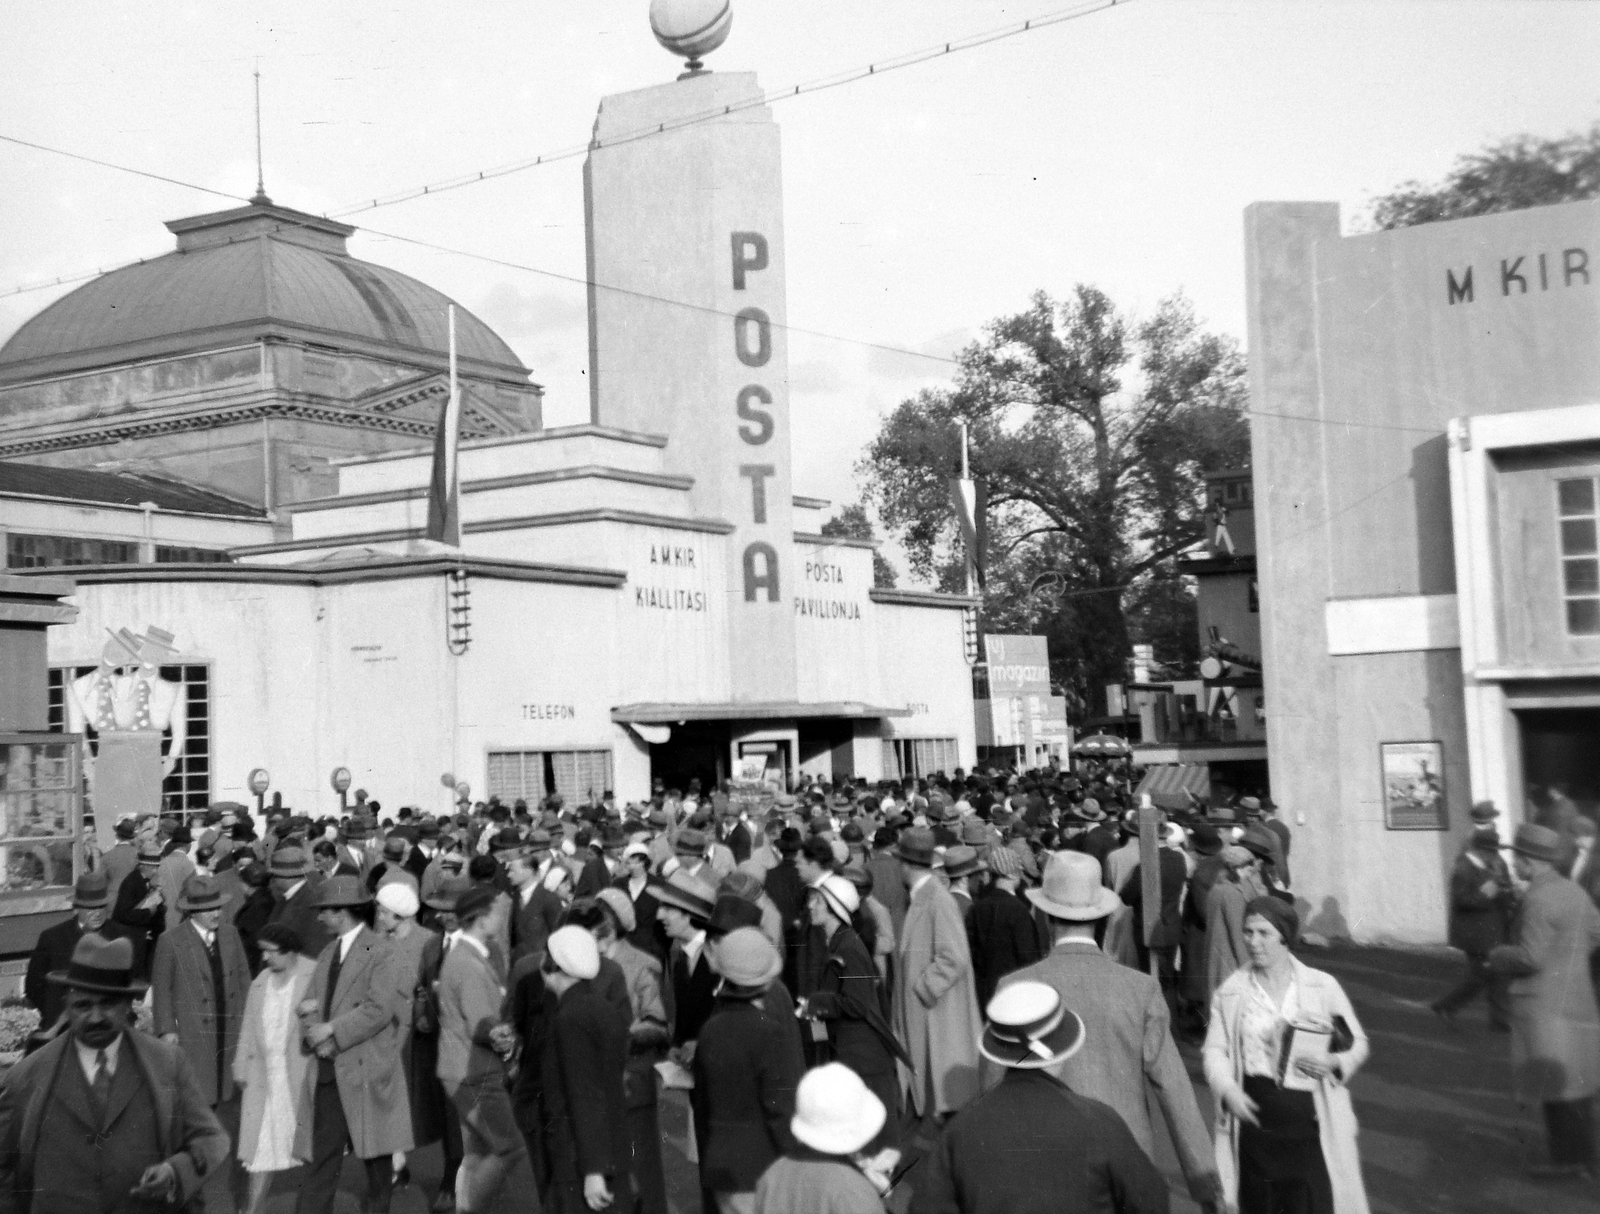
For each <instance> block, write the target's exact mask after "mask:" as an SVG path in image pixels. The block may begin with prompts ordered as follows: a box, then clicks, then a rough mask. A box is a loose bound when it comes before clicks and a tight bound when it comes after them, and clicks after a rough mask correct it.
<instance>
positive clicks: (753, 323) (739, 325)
mask: <svg viewBox="0 0 1600 1214" xmlns="http://www.w3.org/2000/svg"><path fill="white" fill-rule="evenodd" d="M752 328H754V329H755V333H756V344H755V348H754V349H751V347H750V330H751V329H752ZM733 350H734V353H736V354H737V355H738V356H739V361H740V362H742V363H743V364H744V365H745V366H747V367H764V366H766V365H767V360H768V359H770V358H771V357H772V321H771V320H769V319H768V318H767V314H766V313H765V312H763V311H762V310H761V309H760V308H746V309H744V311H742V312H740V313H739V314H738V315H737V316H735V317H734V318H733Z"/></svg>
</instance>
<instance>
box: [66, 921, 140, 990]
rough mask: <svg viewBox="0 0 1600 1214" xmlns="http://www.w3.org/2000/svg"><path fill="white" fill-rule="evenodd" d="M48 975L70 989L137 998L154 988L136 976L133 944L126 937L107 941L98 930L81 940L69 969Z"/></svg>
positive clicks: (69, 963) (88, 933) (82, 937)
mask: <svg viewBox="0 0 1600 1214" xmlns="http://www.w3.org/2000/svg"><path fill="white" fill-rule="evenodd" d="M46 978H47V980H48V981H49V982H51V983H53V984H54V985H56V986H64V987H66V988H67V989H68V990H74V991H89V992H91V993H93V994H96V995H126V996H127V997H128V998H129V999H136V998H138V997H139V996H140V995H142V994H144V993H145V991H147V990H149V989H150V984H149V983H148V982H140V981H138V980H137V979H136V978H134V976H133V944H132V943H131V942H130V941H128V940H125V939H118V940H107V939H106V938H105V937H103V936H100V935H98V934H97V933H95V932H87V933H85V934H84V935H83V936H81V937H80V938H79V939H78V943H77V946H76V947H75V948H74V949H73V950H72V960H71V961H69V962H68V963H67V968H66V969H64V970H55V971H53V972H52V973H50V974H47V975H46Z"/></svg>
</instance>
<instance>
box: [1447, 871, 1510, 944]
mask: <svg viewBox="0 0 1600 1214" xmlns="http://www.w3.org/2000/svg"><path fill="white" fill-rule="evenodd" d="M1512 897H1513V895H1512V885H1511V876H1510V874H1509V873H1508V872H1507V871H1506V862H1505V858H1504V857H1503V856H1501V855H1500V853H1499V851H1498V850H1496V849H1493V848H1487V847H1473V846H1471V845H1470V844H1468V845H1467V846H1466V847H1464V848H1462V849H1461V854H1460V855H1459V856H1457V857H1456V863H1455V867H1454V868H1453V869H1451V870H1450V937H1449V939H1450V947H1451V948H1458V949H1460V950H1461V951H1462V952H1464V953H1467V954H1469V955H1472V956H1483V955H1485V954H1487V953H1488V952H1489V950H1490V949H1492V948H1494V947H1495V946H1496V945H1499V944H1504V943H1505V942H1506V933H1507V930H1508V929H1509V927H1510V922H1511V914H1510V911H1511V903H1512Z"/></svg>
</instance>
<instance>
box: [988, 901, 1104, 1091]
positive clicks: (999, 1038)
mask: <svg viewBox="0 0 1600 1214" xmlns="http://www.w3.org/2000/svg"><path fill="white" fill-rule="evenodd" d="M1047 871H1048V870H1047ZM1107 892H1110V891H1107ZM987 1011H988V1017H989V1026H988V1027H987V1028H986V1029H984V1030H983V1036H982V1037H980V1038H979V1039H978V1052H979V1053H980V1054H982V1055H983V1056H984V1057H985V1058H987V1059H989V1060H990V1061H991V1062H998V1063H999V1064H1000V1065H1001V1066H1004V1067H1010V1068H1012V1069H1013V1070H1019V1071H1038V1070H1043V1069H1044V1068H1045V1067H1047V1066H1055V1065H1056V1064H1057V1063H1059V1062H1064V1061H1066V1060H1067V1059H1068V1058H1070V1057H1072V1055H1073V1054H1075V1053H1077V1052H1078V1047H1079V1046H1081V1045H1082V1044H1083V1021H1082V1020H1080V1019H1078V1017H1077V1016H1076V1015H1075V1014H1074V1013H1072V1012H1070V1011H1068V1010H1067V1009H1066V1008H1065V1007H1063V1006H1062V1004H1061V996H1060V995H1059V994H1057V993H1056V989H1055V987H1053V986H1048V985H1046V984H1045V983H1043V982H1014V983H1012V984H1011V985H1010V986H1007V987H1005V988H1004V989H1002V990H1001V991H1000V992H999V993H998V994H997V995H995V997H994V998H993V999H991V1000H989V1006H988V1009H987Z"/></svg>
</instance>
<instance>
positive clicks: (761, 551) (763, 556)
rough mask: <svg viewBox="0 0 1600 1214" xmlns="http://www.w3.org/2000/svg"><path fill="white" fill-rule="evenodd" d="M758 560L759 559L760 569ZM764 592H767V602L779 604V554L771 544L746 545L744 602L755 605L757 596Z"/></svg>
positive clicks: (758, 542) (758, 541) (756, 543)
mask: <svg viewBox="0 0 1600 1214" xmlns="http://www.w3.org/2000/svg"><path fill="white" fill-rule="evenodd" d="M757 558H759V565H760V567H759V568H758V567H757ZM762 590H765V591H766V592H767V602H769V603H776V602H778V554H777V553H776V552H775V551H774V550H773V547H772V545H771V544H765V543H762V542H761V541H760V540H757V541H756V542H755V543H753V544H747V545H745V550H744V601H745V602H747V603H754V602H755V601H756V595H757V594H758V593H759V592H760V591H762Z"/></svg>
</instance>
